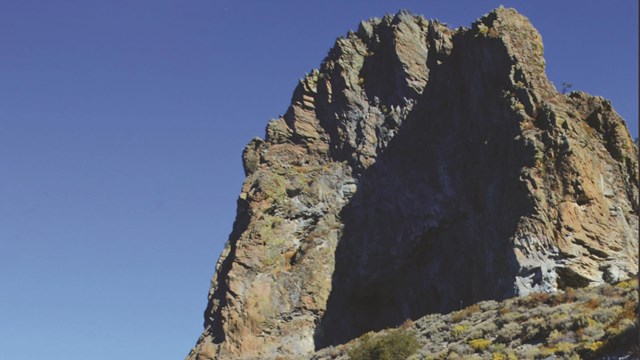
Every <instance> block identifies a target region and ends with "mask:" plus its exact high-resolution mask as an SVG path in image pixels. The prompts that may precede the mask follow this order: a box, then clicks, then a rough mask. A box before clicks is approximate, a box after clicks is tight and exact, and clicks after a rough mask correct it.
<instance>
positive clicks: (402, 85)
mask: <svg viewBox="0 0 640 360" xmlns="http://www.w3.org/2000/svg"><path fill="white" fill-rule="evenodd" d="M243 161H244V166H245V172H246V173H247V180H246V181H245V183H244V186H243V189H242V193H241V194H240V198H239V200H238V214H237V218H236V222H235V224H234V230H233V232H232V234H231V236H230V238H229V241H228V243H227V246H226V248H225V250H224V252H223V254H222V256H221V257H220V260H219V261H218V265H217V267H216V274H215V276H214V278H213V280H212V286H211V291H210V295H209V305H208V307H207V309H206V311H205V330H204V332H203V335H202V336H201V337H200V339H199V341H198V343H197V345H196V347H195V348H194V349H193V350H192V352H191V353H190V355H189V357H188V359H252V358H275V357H276V356H281V357H283V358H287V357H297V358H299V357H300V356H305V354H309V353H311V352H313V351H314V350H315V349H318V348H322V347H324V346H328V345H334V344H339V343H343V342H346V341H348V340H350V339H352V338H354V337H357V336H359V335H361V334H362V333H364V332H366V331H369V330H377V329H382V328H385V327H390V326H395V325H398V324H400V323H402V322H403V321H404V320H405V319H407V318H414V319H415V318H417V317H420V316H422V315H424V314H428V313H433V312H446V311H450V310H454V309H457V308H460V307H463V306H467V305H469V304H471V303H474V302H477V301H480V300H485V299H501V298H505V297H509V296H514V295H524V294H527V293H529V292H532V291H548V292H552V291H555V290H556V289H558V288H563V287H568V286H572V287H575V286H588V285H593V284H599V283H602V282H613V281H618V280H620V279H622V278H626V277H628V276H629V275H631V274H633V273H636V272H637V270H638V262H637V257H638V252H637V245H638V231H637V228H638V215H637V211H638V174H637V149H636V147H635V145H634V143H633V142H632V141H631V138H630V136H629V133H628V130H627V129H626V127H625V124H624V121H623V120H622V119H621V118H620V117H619V116H618V115H617V114H616V113H615V111H614V110H613V109H612V108H611V104H610V103H609V102H608V101H606V100H604V99H602V98H600V97H592V96H590V95H587V94H584V93H579V92H574V93H571V94H569V95H568V96H565V95H562V94H559V93H558V92H557V91H556V89H555V88H554V87H553V85H552V84H550V83H549V81H548V80H547V78H546V75H545V73H544V59H543V57H542V41H541V39H540V36H539V34H538V33H537V31H536V30H535V29H534V28H533V27H532V26H531V24H530V23H529V22H528V20H527V19H526V18H524V17H523V16H521V15H519V14H518V13H516V12H515V11H514V10H511V9H503V8H500V9H497V10H494V11H493V12H491V13H489V14H487V15H486V16H484V17H483V18H482V19H480V20H478V21H477V22H476V23H474V24H473V25H472V27H471V28H470V29H465V28H460V29H458V30H455V31H454V30H451V29H448V28H447V27H446V26H445V25H443V24H440V23H438V22H436V21H427V20H425V19H423V18H421V17H418V16H413V15H411V14H408V13H404V12H401V13H399V14H397V15H395V16H386V17H384V18H383V19H372V20H369V21H367V22H363V23H361V24H360V26H359V28H358V31H357V32H355V33H354V32H350V33H349V34H348V35H347V37H345V38H341V39H339V40H338V41H337V42H336V45H335V46H334V47H333V49H331V50H330V52H329V55H328V56H327V58H326V59H325V60H324V62H323V63H322V65H321V67H320V69H319V70H314V71H312V73H311V74H309V75H307V76H306V77H305V78H304V79H303V80H301V82H300V84H299V85H298V87H297V88H296V90H295V92H294V95H293V98H292V104H291V106H290V107H289V109H288V111H287V113H286V114H285V115H284V116H283V117H282V118H279V119H275V120H272V121H271V122H270V123H269V125H268V126H267V136H266V139H265V140H261V139H258V138H256V139H254V140H253V141H252V142H251V143H250V144H249V145H248V146H247V148H246V149H245V151H244V153H243Z"/></svg>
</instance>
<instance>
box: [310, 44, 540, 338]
mask: <svg viewBox="0 0 640 360" xmlns="http://www.w3.org/2000/svg"><path fill="white" fill-rule="evenodd" d="M467 35H468V36H460V37H459V38H458V39H455V41H456V46H455V47H454V52H452V54H451V55H450V56H449V58H448V60H447V61H446V62H444V63H442V64H430V69H431V73H430V79H429V83H428V84H427V86H426V88H425V89H424V92H423V94H422V95H421V98H420V99H419V101H418V103H417V105H416V106H415V107H414V108H413V109H412V111H411V113H410V114H409V116H408V117H407V119H406V120H405V121H404V123H403V124H402V125H401V127H400V129H399V132H398V134H397V135H396V136H395V137H394V139H393V140H392V141H391V143H389V145H388V147H387V148H386V149H385V150H384V151H383V152H382V153H380V154H379V155H378V157H377V160H376V162H375V164H373V165H371V166H370V167H368V168H367V169H366V170H364V171H363V172H362V173H361V174H360V175H359V177H358V189H357V192H356V193H355V194H354V195H353V197H352V198H351V200H350V202H349V204H348V205H346V206H345V208H344V209H343V211H342V212H341V220H342V223H343V224H344V228H343V233H342V236H341V238H340V240H339V242H338V247H337V249H336V253H335V271H334V274H333V278H332V292H331V294H330V297H329V300H328V304H327V309H326V312H325V313H324V315H323V317H322V319H321V321H320V324H319V325H318V327H317V330H316V334H315V344H316V348H318V349H319V348H323V347H326V346H330V345H336V344H341V343H345V342H347V341H349V340H350V339H353V338H356V337H358V336H359V335H361V334H363V333H365V332H367V331H370V330H380V329H383V328H388V327H392V326H397V325H400V324H401V323H402V322H404V321H405V320H406V319H416V318H419V317H421V316H423V315H425V314H429V313H435V312H449V311H452V310H456V309H459V308H462V307H466V306H468V305H470V304H472V303H475V302H477V301H481V300H486V299H502V298H505V297H509V296H512V295H514V292H515V287H514V282H515V277H516V275H517V271H518V268H517V264H516V262H515V257H514V253H513V243H512V241H511V238H512V237H513V235H514V233H515V232H516V228H517V226H518V223H519V220H520V219H521V217H522V216H524V215H527V214H530V213H531V211H532V203H531V201H530V200H529V199H528V194H527V191H526V188H525V186H524V185H523V183H522V181H521V179H520V170H521V169H522V168H523V167H524V166H527V165H530V164H528V163H527V162H528V161H530V158H531V154H530V151H528V150H527V149H526V148H524V146H523V145H522V144H521V143H520V142H517V141H514V137H516V136H517V135H518V134H519V133H520V127H519V120H518V118H517V115H516V114H515V113H514V111H513V110H511V108H510V105H509V102H508V101H506V100H505V97H504V90H505V89H508V88H509V87H510V86H511V85H510V82H509V72H510V68H511V60H510V56H509V55H508V54H507V52H506V49H505V48H504V45H503V44H502V43H501V42H500V41H499V40H497V39H489V38H486V39H477V38H471V35H470V34H467Z"/></svg>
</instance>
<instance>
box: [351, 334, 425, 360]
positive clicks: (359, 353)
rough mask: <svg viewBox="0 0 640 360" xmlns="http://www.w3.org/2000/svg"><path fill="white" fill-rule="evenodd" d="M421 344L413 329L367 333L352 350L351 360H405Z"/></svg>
mask: <svg viewBox="0 0 640 360" xmlns="http://www.w3.org/2000/svg"><path fill="white" fill-rule="evenodd" d="M419 348H420V345H419V344H418V340H416V336H415V333H414V332H413V331H409V330H405V329H394V330H391V331H388V332H386V333H383V334H377V335H376V334H372V333H367V334H365V335H363V336H362V337H361V338H360V339H359V343H358V345H356V346H355V347H354V348H353V349H351V351H349V358H350V359H351V360H404V359H406V358H407V357H409V356H411V355H413V354H414V353H415V352H416V351H417V350H418V349H419Z"/></svg>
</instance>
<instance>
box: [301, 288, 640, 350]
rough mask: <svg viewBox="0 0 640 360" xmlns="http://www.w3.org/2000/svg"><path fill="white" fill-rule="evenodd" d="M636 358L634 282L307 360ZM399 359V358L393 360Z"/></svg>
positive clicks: (498, 309) (480, 310) (436, 319)
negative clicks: (406, 355) (406, 353)
mask: <svg viewBox="0 0 640 360" xmlns="http://www.w3.org/2000/svg"><path fill="white" fill-rule="evenodd" d="M402 351H407V352H410V353H411V356H410V357H408V359H411V360H417V359H461V358H465V359H493V360H502V359H504V360H507V359H509V360H511V359H542V358H555V359H628V360H631V359H638V355H639V354H640V347H638V281H637V279H632V280H627V281H624V282H620V283H617V284H615V285H601V286H598V287H593V288H582V289H572V288H569V289H566V290H565V291H561V292H559V293H556V294H553V295H549V294H547V293H534V294H531V295H528V296H525V297H520V298H513V299H508V300H505V301H502V302H496V301H483V302H480V303H478V304H474V305H472V306H470V307H467V308H465V309H462V310H460V311H456V312H452V313H450V314H446V315H441V314H432V315H427V316H425V317H422V318H420V319H418V320H416V321H415V322H414V321H407V322H405V323H404V324H403V325H401V326H400V327H399V328H397V329H390V330H385V331H381V332H378V333H367V334H365V335H363V336H361V337H360V338H359V339H356V340H353V341H351V342H349V343H347V344H344V345H341V346H337V347H331V348H327V349H324V350H322V351H320V352H318V353H317V354H315V355H314V356H312V357H311V359H314V360H328V359H336V360H340V359H343V360H346V359H352V360H365V359H369V360H376V359H387V360H393V359H404V358H405V357H404V356H402V355H404V354H400V353H402ZM399 354H400V355H399Z"/></svg>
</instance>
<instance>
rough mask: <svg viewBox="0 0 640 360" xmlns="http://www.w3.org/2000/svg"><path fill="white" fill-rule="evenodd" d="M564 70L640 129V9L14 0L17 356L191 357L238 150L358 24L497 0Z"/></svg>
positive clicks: (3, 177) (6, 227) (10, 121)
mask: <svg viewBox="0 0 640 360" xmlns="http://www.w3.org/2000/svg"><path fill="white" fill-rule="evenodd" d="M501 3H502V4H504V5H505V6H512V7H516V8H517V9H518V10H519V11H520V12H522V13H523V14H525V15H527V16H528V17H529V18H530V19H531V20H532V22H533V23H534V25H535V26H536V27H537V28H538V29H539V30H540V32H541V33H542V36H543V39H544V44H545V52H546V58H547V65H548V72H549V75H550V78H551V80H552V81H553V82H555V83H556V84H557V85H559V84H560V83H561V82H562V81H568V82H571V83H573V85H574V89H580V90H585V91H587V92H589V93H592V94H596V95H602V96H605V97H607V98H609V99H611V100H612V102H613V105H614V107H615V108H616V109H617V110H618V112H619V113H620V114H622V115H623V117H625V118H626V119H627V121H629V122H630V124H631V128H632V133H633V134H634V137H635V136H637V135H636V134H637V131H638V130H637V129H638V126H637V118H638V18H637V14H638V3H637V1H635V0H612V1H606V2H605V1H584V0H580V1H578V0H574V1H568V0H563V1H479V0H469V1H451V0H442V1H434V0H421V1H397V0H395V1H371V0H367V1H345V0H342V1H323V2H317V1H300V0H296V1H293V0H292V1H278V0H273V1H264V0H259V1H221V0H190V1H185V0H173V1H168V0H92V1H87V0H76V1H71V0H57V1H51V0H40V1H35V0H3V1H1V2H0V359H12V360H21V359H29V360H31V359H34V360H35V359H43V358H46V359H48V360H58V359H59V360H63V359H64V360H73V359H83V360H86V359H89V360H101V359H105V360H107V359H108V360H114V359H117V360H119V359H136V360H138V359H153V360H160V359H181V358H183V357H184V356H185V355H186V354H187V352H188V350H189V348H190V347H191V346H192V345H193V344H194V343H195V341H196V339H197V337H198V335H199V334H200V332H201V330H202V312H203V310H204V308H205V305H206V300H207V291H208V288H209V279H210V277H211V275H212V274H213V272H214V266H215V262H216V260H217V257H218V254H219V253H220V251H221V249H222V246H223V245H224V242H225V241H226V239H227V236H228V233H229V232H230V230H231V226H232V222H233V218H234V215H235V199H236V197H237V195H238V192H239V190H240V187H241V183H242V181H243V178H244V176H243V173H242V167H241V163H240V153H241V151H242V148H243V147H244V145H245V144H246V143H247V142H248V141H249V140H250V139H251V138H252V137H254V136H262V135H263V133H264V127H265V125H266V123H267V120H268V119H269V118H273V117H277V116H278V115H280V114H281V113H283V112H284V111H285V110H286V107H287V105H288V103H289V100H290V97H291V93H292V91H293V88H294V86H295V85H296V82H297V80H298V79H299V78H300V77H302V76H303V75H304V74H305V72H308V71H310V70H311V69H312V68H314V67H317V66H318V65H319V64H320V62H321V60H322V58H323V57H324V56H325V54H326V52H327V50H328V49H329V47H330V46H331V45H332V43H333V41H334V40H335V38H336V37H337V36H339V35H341V34H344V33H346V32H347V30H349V29H354V28H356V26H357V24H358V22H359V21H360V20H361V19H366V18H369V17H374V16H382V15H383V14H385V13H388V12H393V13H395V12H396V11H397V10H399V9H400V8H406V9H410V10H412V11H414V12H416V13H420V14H424V15H425V16H426V17H428V18H437V19H439V20H441V21H444V22H447V23H448V24H450V25H452V26H459V25H469V24H470V23H471V22H472V21H473V20H474V19H476V18H478V17H480V16H481V15H483V14H484V13H486V12H487V11H489V10H490V9H492V8H494V7H497V6H498V5H500V4H501Z"/></svg>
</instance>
